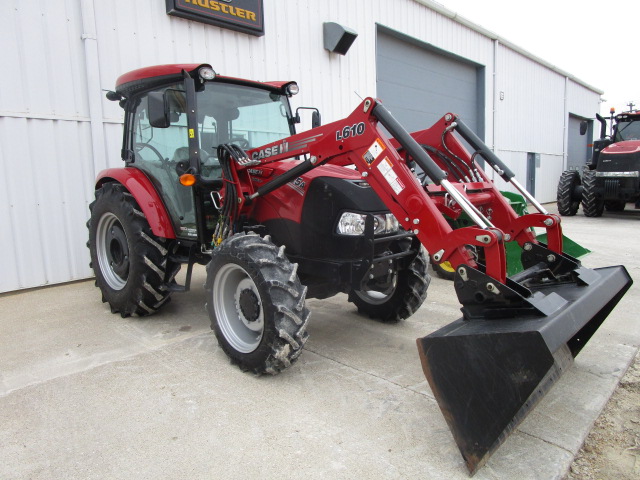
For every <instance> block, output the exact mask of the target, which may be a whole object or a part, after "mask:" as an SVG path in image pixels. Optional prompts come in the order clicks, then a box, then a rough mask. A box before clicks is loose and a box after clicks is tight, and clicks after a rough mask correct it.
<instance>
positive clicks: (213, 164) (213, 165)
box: [201, 155, 222, 178]
mask: <svg viewBox="0 0 640 480" xmlns="http://www.w3.org/2000/svg"><path fill="white" fill-rule="evenodd" d="M201 164H202V174H203V175H204V176H205V177H207V178H221V177H222V167H221V166H220V162H219V161H218V157H216V156H215V155H209V156H208V157H207V158H206V159H204V160H203V161H202V162H201Z"/></svg>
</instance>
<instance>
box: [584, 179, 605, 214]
mask: <svg viewBox="0 0 640 480" xmlns="http://www.w3.org/2000/svg"><path fill="white" fill-rule="evenodd" d="M596 179H597V177H596V171H595V170H585V171H584V173H583V174H582V185H583V187H584V190H583V191H582V211H583V212H584V214H585V216H587V217H601V216H602V212H603V211H604V199H603V198H602V197H601V196H599V195H597V194H596Z"/></svg>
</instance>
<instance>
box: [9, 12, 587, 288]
mask: <svg viewBox="0 0 640 480" xmlns="http://www.w3.org/2000/svg"><path fill="white" fill-rule="evenodd" d="M285 3H286V5H285ZM264 6H265V31H266V34H265V36H263V37H252V36H249V35H245V34H242V33H238V32H233V31H230V30H225V29H221V28H218V27H213V26H208V25H204V24H201V23H196V22H191V21H188V20H184V19H181V18H176V17H169V16H167V15H166V13H165V2H164V1H163V0H136V1H131V0H111V1H104V0H51V1H47V2H43V1H40V0H3V1H2V2H0V44H1V45H2V46H3V48H2V50H1V53H0V61H1V64H2V65H3V67H4V70H3V73H4V74H3V75H2V76H1V77H0V162H2V164H1V167H0V168H1V169H0V173H2V179H0V201H1V202H2V205H0V215H1V217H0V226H1V228H2V233H1V234H0V247H1V248H2V250H1V253H0V272H1V273H0V292H1V291H9V290H15V289H20V288H26V287H34V286H38V285H46V284H50V283H56V282H62V281H68V280H73V279H79V278H86V277H89V276H90V275H91V271H90V269H89V268H88V263H89V256H88V251H87V249H86V247H85V242H86V236H87V234H86V228H85V222H86V220H87V217H88V204H89V202H90V201H92V189H93V178H94V177H95V174H96V170H97V169H100V168H103V167H104V166H107V165H108V166H119V165H120V164H121V161H120V144H121V138H122V134H121V125H120V122H121V121H122V112H121V109H120V108H119V107H118V105H117V104H116V103H114V102H109V101H107V100H106V99H105V98H104V92H102V91H100V89H113V87H114V85H115V81H116V78H117V77H118V76H119V75H121V74H123V73H125V72H127V71H129V70H132V69H135V68H139V67H141V66H147V65H154V64H162V63H188V62H209V63H211V64H212V65H213V66H214V68H215V70H216V71H218V72H219V73H221V74H224V75H230V76H238V77H246V78H251V79H256V80H288V79H292V80H297V81H298V83H299V85H300V87H301V93H300V95H299V96H298V97H295V98H294V100H293V103H294V106H300V105H306V106H317V107H319V108H321V111H322V114H323V121H324V122H325V123H326V122H329V121H332V120H336V119H338V118H340V117H343V116H345V115H347V114H348V113H350V112H351V111H352V110H353V108H355V106H356V105H357V104H358V103H359V102H360V99H359V97H358V95H360V96H362V97H365V96H375V95H376V63H375V62H376V57H375V38H376V28H377V27H376V25H377V24H379V25H383V26H385V27H387V28H389V29H392V30H396V31H399V32H402V33H404V34H406V35H409V36H411V37H414V38H416V39H418V40H420V41H422V42H426V43H430V44H432V45H434V46H435V47H437V48H439V49H442V50H446V51H449V52H451V53H453V54H455V55H459V56H461V57H463V58H467V59H469V60H471V61H473V62H475V63H477V64H479V65H484V66H485V67H486V73H487V75H486V77H487V82H486V85H485V98H486V99H487V102H486V114H485V125H486V129H485V136H486V138H488V139H493V138H494V131H493V115H492V108H493V107H492V101H491V100H490V99H492V98H493V95H494V85H493V84H492V75H491V73H492V72H493V71H494V40H492V39H491V38H488V37H487V36H485V35H483V34H481V33H479V32H477V31H475V30H473V29H472V28H469V27H467V26H464V25H461V24H459V23H457V22H455V21H453V20H452V19H450V18H447V17H446V16H443V15H441V14H439V13H436V12H435V11H433V10H431V9H429V8H427V7H426V6H424V5H422V4H420V3H418V2H415V1H413V0H395V1H387V0H323V1H315V0H287V1H286V2H283V1H276V0H265V1H264ZM328 21H335V22H339V23H342V24H344V25H346V26H348V27H350V28H352V29H354V30H356V31H357V32H358V34H359V35H358V38H357V39H356V41H355V43H354V44H353V46H352V47H351V49H350V50H349V52H348V53H347V55H346V56H340V55H335V54H331V53H329V52H327V51H326V50H324V49H323V41H322V23H323V22H328ZM94 49H95V51H96V52H97V55H96V56H95V58H94V56H93V50H94ZM498 51H499V52H500V55H499V56H498V62H497V64H496V68H497V71H496V73H497V75H498V79H499V81H500V82H504V83H500V86H499V87H498V88H497V89H496V92H497V91H499V90H500V89H504V90H505V102H510V103H508V104H507V103H502V104H501V102H499V101H497V100H496V101H495V103H496V106H497V115H498V116H497V117H496V124H497V126H498V131H496V132H495V141H496V145H497V146H498V147H499V149H501V150H504V153H505V154H506V160H507V161H508V162H509V163H510V164H511V165H512V166H514V168H515V169H516V170H518V171H519V169H520V162H522V163H523V164H524V165H525V168H526V151H534V152H540V153H544V154H549V155H550V160H546V157H545V156H543V157H542V158H543V160H542V161H543V165H547V163H550V164H551V167H552V169H551V170H550V173H549V176H550V178H549V179H548V180H547V183H548V184H549V185H550V184H551V183H553V184H555V181H556V180H555V179H552V178H551V176H555V178H557V176H556V174H557V175H559V172H560V171H561V170H562V169H561V168H557V166H558V165H559V164H561V163H562V155H563V145H564V143H563V141H562V139H560V140H558V139H556V137H555V134H553V133H550V132H555V131H557V129H558V128H559V129H560V131H562V128H563V125H562V118H561V117H562V116H563V114H564V112H563V111H562V110H563V105H564V98H563V97H564V77H563V76H562V75H559V74H558V73H556V72H553V71H551V70H549V69H547V68H545V67H541V66H540V65H539V64H537V63H536V62H534V61H533V60H531V59H528V58H526V57H523V56H518V55H517V54H515V53H513V52H511V51H510V50H508V49H506V48H503V49H501V48H498ZM567 91H568V95H569V98H568V101H567V105H568V106H569V108H571V109H572V110H571V111H572V112H573V113H575V114H578V115H582V116H585V117H586V116H592V115H593V113H594V112H593V111H592V110H595V109H596V108H597V99H598V95H597V93H594V92H593V91H590V90H589V89H586V88H584V87H582V86H579V85H577V84H576V85H572V82H569V87H568V88H567ZM98 99H99V100H98ZM584 105H589V106H588V107H585V106H584ZM585 110H588V111H585ZM443 113H444V112H443ZM529 114H531V116H530V118H526V117H527V116H528V115H529ZM92 120H93V122H92ZM307 122H308V120H307ZM103 140H104V143H102V142H103ZM488 143H490V144H491V143H492V142H488ZM498 153H499V154H501V152H500V151H499V152H498ZM556 156H559V158H560V160H557V159H555V158H556ZM94 165H95V166H94ZM519 178H520V176H519ZM522 178H524V177H522ZM552 180H553V181H552ZM544 183H545V182H543V181H542V180H541V179H539V180H538V181H537V184H538V185H542V184H544ZM553 188H555V187H553ZM554 195H555V194H553V195H551V194H550V193H549V192H547V191H545V192H544V194H543V195H541V199H542V200H543V201H548V200H551V199H552V198H553V196H554Z"/></svg>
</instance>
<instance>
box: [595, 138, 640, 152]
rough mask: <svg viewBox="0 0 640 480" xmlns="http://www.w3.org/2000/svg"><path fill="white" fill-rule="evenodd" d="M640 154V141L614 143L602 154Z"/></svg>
mask: <svg viewBox="0 0 640 480" xmlns="http://www.w3.org/2000/svg"><path fill="white" fill-rule="evenodd" d="M638 152H640V140H625V141H623V142H617V143H612V144H611V145H609V146H608V147H606V148H605V149H604V150H602V153H610V154H613V155H616V154H632V153H638Z"/></svg>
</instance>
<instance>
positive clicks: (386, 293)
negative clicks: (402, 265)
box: [355, 273, 398, 305]
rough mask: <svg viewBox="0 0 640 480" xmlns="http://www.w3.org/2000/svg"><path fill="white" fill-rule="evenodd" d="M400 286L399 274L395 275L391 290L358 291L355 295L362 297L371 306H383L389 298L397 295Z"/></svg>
mask: <svg viewBox="0 0 640 480" xmlns="http://www.w3.org/2000/svg"><path fill="white" fill-rule="evenodd" d="M397 285H398V274H397V273H394V274H393V280H392V282H391V285H390V286H389V288H386V289H384V290H368V289H365V290H356V291H355V293H356V295H357V296H358V297H360V298H361V299H362V300H364V301H365V302H367V303H369V304H370V305H382V304H383V303H385V302H387V301H388V300H389V298H391V296H392V295H393V294H394V293H395V291H396V287H397Z"/></svg>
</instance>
